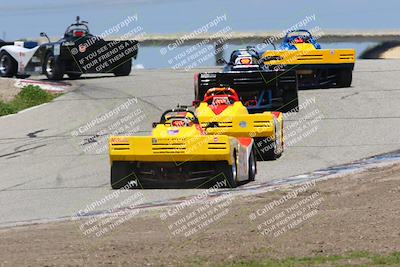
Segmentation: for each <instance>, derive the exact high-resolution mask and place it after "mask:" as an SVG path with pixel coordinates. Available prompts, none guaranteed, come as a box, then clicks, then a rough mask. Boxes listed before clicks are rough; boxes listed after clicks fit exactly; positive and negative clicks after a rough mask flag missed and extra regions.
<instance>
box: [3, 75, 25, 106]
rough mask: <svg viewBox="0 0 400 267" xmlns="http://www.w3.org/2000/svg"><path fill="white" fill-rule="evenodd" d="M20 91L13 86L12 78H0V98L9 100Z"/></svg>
mask: <svg viewBox="0 0 400 267" xmlns="http://www.w3.org/2000/svg"><path fill="white" fill-rule="evenodd" d="M20 91H21V89H20V88H18V87H17V86H15V80H14V79H7V78H1V79H0V100H3V101H6V102H7V101H11V100H12V99H13V98H14V97H15V96H16V95H17V94H18V93H19V92H20Z"/></svg>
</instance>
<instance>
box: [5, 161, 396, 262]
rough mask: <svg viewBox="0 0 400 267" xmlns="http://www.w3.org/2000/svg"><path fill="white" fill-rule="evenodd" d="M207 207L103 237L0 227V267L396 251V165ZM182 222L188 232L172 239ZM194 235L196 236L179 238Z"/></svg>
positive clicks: (147, 217) (136, 221) (65, 227)
mask: <svg viewBox="0 0 400 267" xmlns="http://www.w3.org/2000/svg"><path fill="white" fill-rule="evenodd" d="M294 190H295V191H294ZM296 194H297V195H296ZM274 201H275V202H274ZM213 203H214V205H211V206H196V207H194V206H192V207H191V208H186V209H183V208H182V209H181V210H180V213H179V216H177V215H172V214H173V213H174V212H176V209H169V213H168V210H164V211H163V213H161V217H162V218H163V219H164V220H161V219H160V212H159V211H150V212H146V213H142V214H140V215H137V216H135V217H134V218H132V219H130V220H129V221H127V222H124V223H121V224H120V225H119V226H118V227H115V228H114V229H113V230H112V231H109V232H108V233H106V234H104V235H103V236H101V237H95V236H90V235H87V236H85V235H84V234H83V233H82V231H81V229H82V227H81V226H82V223H84V222H85V221H82V220H81V221H69V222H62V223H50V224H41V225H34V226H29V227H28V226H26V227H15V228H9V229H2V230H0V236H1V241H2V242H1V243H0V265H1V266H3V265H4V266H17V265H18V266H20V265H23V266H24V265H25V266H39V265H40V266H82V265H85V266H116V265H122V266H160V265H163V266H170V265H173V266H176V265H178V266H187V265H210V266H215V264H220V265H225V264H228V263H237V264H239V265H238V266H249V265H250V263H249V262H264V261H266V260H268V259H287V258H288V257H305V256H307V257H319V258H318V259H321V257H325V256H329V255H344V254H348V253H350V252H361V251H363V252H364V254H363V253H358V254H357V255H359V257H355V258H354V259H346V260H344V261H343V259H342V260H341V262H339V263H341V264H349V263H352V264H361V265H363V266H365V265H366V264H367V263H369V261H370V260H371V259H370V258H368V257H367V256H365V255H367V254H365V253H367V252H369V253H373V254H379V255H388V254H389V253H393V252H399V251H400V223H399V221H400V209H399V207H400V165H395V166H392V167H390V168H386V169H378V168H377V169H372V170H369V171H368V172H364V173H361V174H356V175H351V176H345V177H341V178H335V179H330V180H326V181H320V182H317V183H316V184H315V185H313V184H309V185H306V186H303V187H295V188H290V189H285V190H283V191H276V192H269V193H265V194H263V195H258V196H249V197H236V198H233V199H232V198H230V197H229V196H228V197H225V198H220V199H218V200H217V199H215V201H214V202H213ZM271 203H273V204H271ZM201 207H203V208H202V210H201V211H202V212H203V213H207V212H210V211H211V210H213V211H215V212H214V214H211V213H209V218H211V217H213V218H214V220H213V221H212V222H210V223H209V224H208V225H206V223H205V221H206V220H205V219H204V220H202V221H201V220H200V221H197V222H196V223H188V221H189V220H192V221H191V222H193V220H194V218H196V216H194V215H193V214H195V213H196V212H197V213H196V214H197V215H199V214H200V212H198V211H199V208H201ZM165 212H167V213H165ZM193 212H194V213H193ZM165 214H171V216H169V215H168V216H167V218H165V217H164V216H165ZM191 214H192V215H191ZM200 216H202V215H200ZM182 218H186V219H185V220H186V221H185V223H186V225H190V226H189V227H187V228H186V229H185V230H184V231H183V232H181V233H180V234H178V233H177V230H176V229H178V227H177V225H178V226H179V227H180V226H182V225H183V224H184V223H182ZM188 218H189V219H188ZM250 218H251V219H250ZM179 220H180V221H181V222H180V223H177V221H179ZM171 225H172V226H171ZM80 227H81V229H80ZM194 228H196V229H197V232H196V233H193V234H191V235H189V234H187V235H188V236H187V237H185V233H190V231H191V229H194ZM170 229H171V230H170ZM174 231H175V232H174ZM353 255H354V254H353ZM360 255H361V256H360ZM363 255H364V256H363ZM339 260H340V259H339ZM399 260H400V256H399ZM238 262H239V263H238ZM240 262H242V263H240ZM317 262H320V261H317ZM235 266H236V265H235ZM251 266H252V265H251ZM254 266H259V265H254ZM264 266H269V265H264ZM271 266H276V265H271ZM279 266H293V265H279ZM296 266H298V265H296ZM299 266H303V265H299ZM304 266H314V265H313V263H310V262H308V263H306V265H304ZM318 266H331V265H329V264H327V265H324V264H322V265H321V264H319V265H318ZM373 266H375V265H374V264H373ZM393 266H397V265H396V264H394V265H393Z"/></svg>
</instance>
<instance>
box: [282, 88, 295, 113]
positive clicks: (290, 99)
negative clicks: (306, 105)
mask: <svg viewBox="0 0 400 267" xmlns="http://www.w3.org/2000/svg"><path fill="white" fill-rule="evenodd" d="M282 98H283V106H282V107H281V108H280V111H282V112H298V111H299V97H298V91H297V90H293V89H292V90H284V91H283V95H282Z"/></svg>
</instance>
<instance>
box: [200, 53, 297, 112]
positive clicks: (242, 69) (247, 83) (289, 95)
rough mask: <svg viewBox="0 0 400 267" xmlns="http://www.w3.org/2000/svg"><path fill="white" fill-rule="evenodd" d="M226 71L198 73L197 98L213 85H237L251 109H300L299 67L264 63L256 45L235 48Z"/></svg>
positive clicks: (227, 63) (226, 63) (244, 102)
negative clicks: (278, 67)
mask: <svg viewBox="0 0 400 267" xmlns="http://www.w3.org/2000/svg"><path fill="white" fill-rule="evenodd" d="M223 63H224V64H225V66H224V69H223V71H222V72H218V73H198V74H196V75H195V81H194V88H195V89H194V91H195V92H194V94H195V102H197V101H201V100H202V99H203V97H204V94H205V93H206V92H207V90H208V89H210V88H215V87H221V86H226V87H230V88H233V89H234V90H235V91H236V92H237V93H238V95H239V97H240V100H241V101H242V102H243V104H244V105H245V106H246V107H247V109H248V111H249V112H250V113H258V112H264V111H282V112H290V111H297V110H298V105H299V101H298V83H297V76H296V73H295V71H291V70H272V69H269V68H268V66H266V65H265V64H263V62H262V60H261V54H260V53H259V52H258V51H256V50H255V49H254V48H253V47H247V48H246V49H239V50H235V51H233V52H232V54H231V56H230V60H229V62H226V61H225V60H223Z"/></svg>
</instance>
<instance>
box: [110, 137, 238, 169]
mask: <svg viewBox="0 0 400 267" xmlns="http://www.w3.org/2000/svg"><path fill="white" fill-rule="evenodd" d="M232 138H233V137H229V136H226V135H221V136H212V135H198V136H191V137H160V138H157V137H153V136H111V137H110V138H109V155H110V160H111V161H132V162H133V161H138V162H146V161H147V162H176V163H178V162H186V161H228V162H229V163H230V164H231V163H232V160H231V149H232V148H231V143H232V141H231V140H232Z"/></svg>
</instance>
